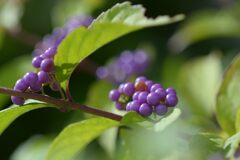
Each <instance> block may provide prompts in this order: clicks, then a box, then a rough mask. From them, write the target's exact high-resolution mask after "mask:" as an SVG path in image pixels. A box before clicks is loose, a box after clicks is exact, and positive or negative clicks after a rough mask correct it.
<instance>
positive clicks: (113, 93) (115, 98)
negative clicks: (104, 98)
mask: <svg viewBox="0 0 240 160" xmlns="http://www.w3.org/2000/svg"><path fill="white" fill-rule="evenodd" d="M119 97H120V93H119V92H118V90H116V89H114V90H111V91H110V92H109V99H111V100H112V101H118V99H119Z"/></svg>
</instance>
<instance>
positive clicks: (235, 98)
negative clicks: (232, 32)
mask: <svg viewBox="0 0 240 160" xmlns="http://www.w3.org/2000/svg"><path fill="white" fill-rule="evenodd" d="M239 82H240V56H239V55H238V56H237V57H236V58H235V59H234V61H233V63H232V64H231V65H230V66H229V67H228V69H227V70H226V72H225V75H224V79H223V82H222V84H221V86H220V89H219V91H218V96H217V106H216V107H217V108H216V111H217V119H218V122H219V124H220V126H221V127H222V128H223V130H224V131H226V132H227V133H228V134H229V135H233V134H235V133H236V128H235V120H236V116H237V111H238V110H239V108H240V98H239V91H240V83H239Z"/></svg>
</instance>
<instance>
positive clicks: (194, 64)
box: [179, 52, 222, 118]
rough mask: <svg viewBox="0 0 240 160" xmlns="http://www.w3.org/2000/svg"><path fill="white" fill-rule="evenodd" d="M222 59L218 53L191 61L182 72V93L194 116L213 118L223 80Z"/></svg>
mask: <svg viewBox="0 0 240 160" xmlns="http://www.w3.org/2000/svg"><path fill="white" fill-rule="evenodd" d="M221 72H222V69H221V59H220V56H219V54H218V52H213V53H212V54H210V55H208V56H206V57H201V58H197V59H195V60H191V61H190V62H188V63H186V64H185V65H184V66H183V67H182V68H181V71H180V81H179V83H180V88H181V90H180V92H181V95H182V96H183V98H184V100H185V101H186V102H187V104H188V105H187V106H188V107H189V109H190V110H191V111H192V112H193V114H194V115H193V116H194V117H196V116H199V117H200V118H201V117H204V118H206V117H211V116H212V114H213V113H214V111H215V97H216V94H217V89H218V85H219V81H220V78H221Z"/></svg>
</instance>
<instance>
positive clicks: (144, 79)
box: [135, 76, 147, 82]
mask: <svg viewBox="0 0 240 160" xmlns="http://www.w3.org/2000/svg"><path fill="white" fill-rule="evenodd" d="M146 80H147V78H146V77H144V76H140V77H138V78H137V79H136V81H135V82H144V81H146Z"/></svg>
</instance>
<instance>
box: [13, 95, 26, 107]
mask: <svg viewBox="0 0 240 160" xmlns="http://www.w3.org/2000/svg"><path fill="white" fill-rule="evenodd" d="M11 100H12V102H13V103H14V104H16V105H23V104H24V102H25V100H24V99H23V98H21V97H16V96H11Z"/></svg>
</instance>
